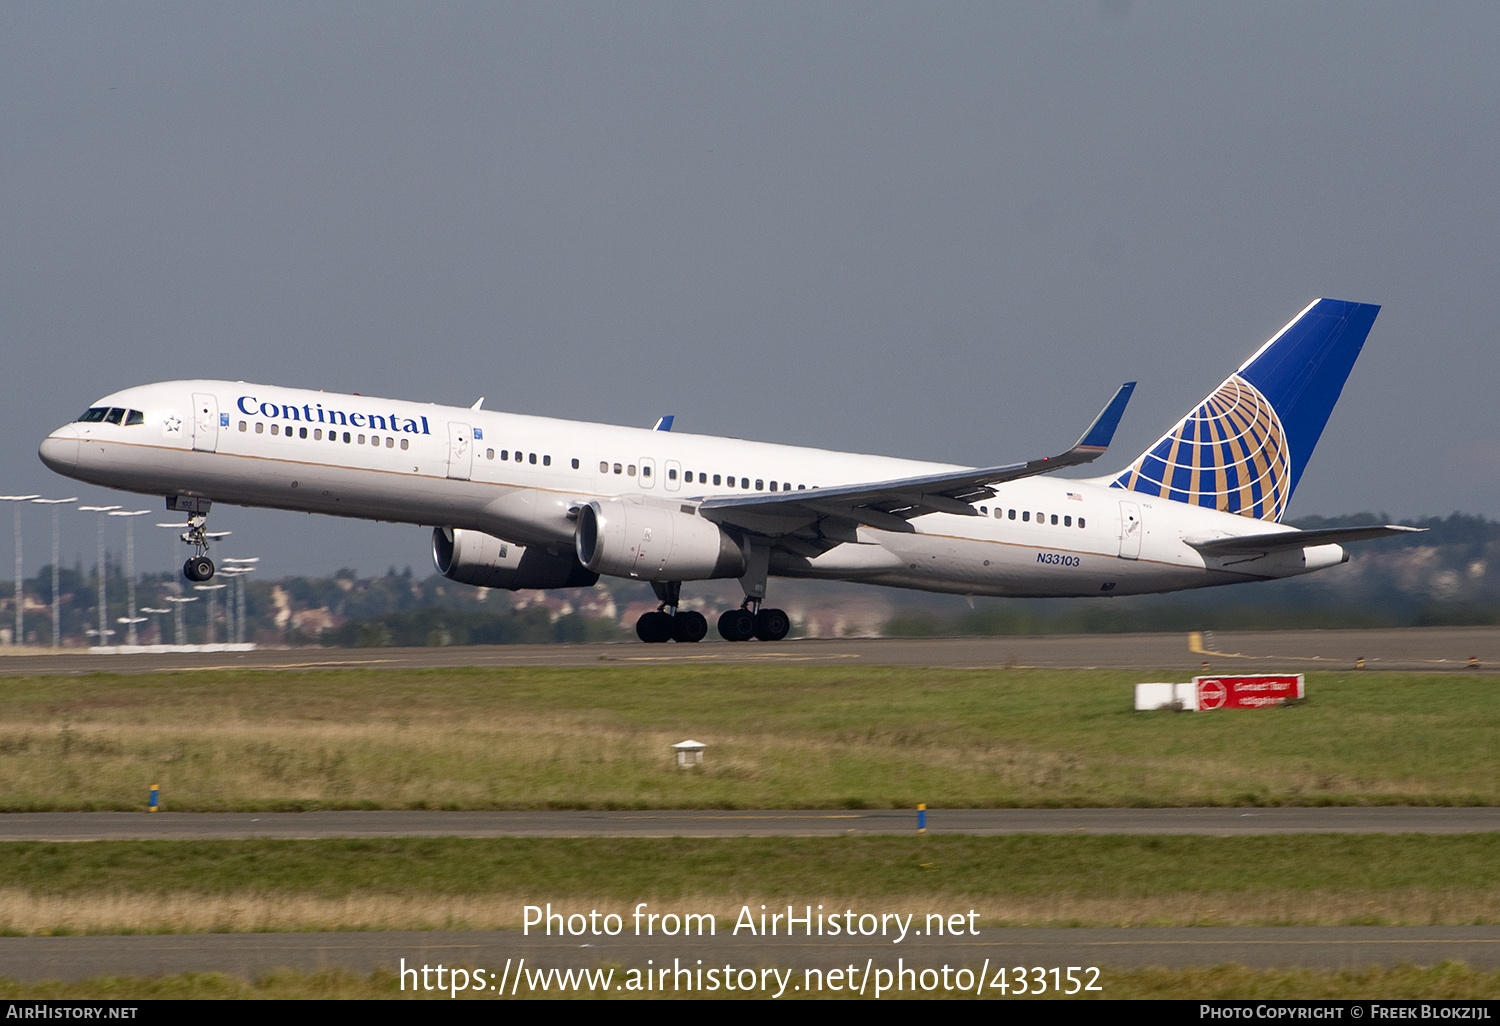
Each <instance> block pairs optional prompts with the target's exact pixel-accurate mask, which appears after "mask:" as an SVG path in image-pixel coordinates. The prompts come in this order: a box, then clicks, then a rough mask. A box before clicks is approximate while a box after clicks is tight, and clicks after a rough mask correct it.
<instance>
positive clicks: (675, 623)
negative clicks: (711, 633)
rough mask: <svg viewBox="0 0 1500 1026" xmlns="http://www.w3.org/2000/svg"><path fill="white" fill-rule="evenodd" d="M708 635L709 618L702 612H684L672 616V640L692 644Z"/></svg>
mask: <svg viewBox="0 0 1500 1026" xmlns="http://www.w3.org/2000/svg"><path fill="white" fill-rule="evenodd" d="M707 636H708V619H707V618H706V617H705V616H704V615H703V614H702V613H684V612H680V611H679V612H678V614H677V615H676V616H674V617H672V640H674V641H680V642H684V643H688V644H691V643H692V642H695V641H702V640H703V639H704V638H705V637H707Z"/></svg>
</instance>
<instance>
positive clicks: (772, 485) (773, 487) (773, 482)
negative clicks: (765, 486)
mask: <svg viewBox="0 0 1500 1026" xmlns="http://www.w3.org/2000/svg"><path fill="white" fill-rule="evenodd" d="M775 490H776V482H775V481H772V482H771V491H773V492H774V491H775Z"/></svg>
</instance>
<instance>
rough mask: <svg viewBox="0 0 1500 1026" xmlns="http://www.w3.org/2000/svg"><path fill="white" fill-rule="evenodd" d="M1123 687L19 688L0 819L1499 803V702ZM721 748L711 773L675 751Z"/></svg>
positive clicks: (1456, 693)
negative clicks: (1161, 698) (1233, 706)
mask: <svg viewBox="0 0 1500 1026" xmlns="http://www.w3.org/2000/svg"><path fill="white" fill-rule="evenodd" d="M1142 679H1151V675H1150V674H1141V673H1132V672H1120V671H1071V670H1070V671H1050V670H941V669H939V670H933V669H928V670H904V669H891V668H879V667H874V668H866V667H860V668H852V667H851V668H798V667H794V668H788V667H782V666H778V667H722V666H716V667H653V668H648V669H639V668H620V667H612V666H611V667H605V666H601V667H598V668H586V669H461V670H426V671H400V672H397V671H381V670H357V671H319V672H305V673H285V672H280V673H267V672H240V671H211V672H203V673H197V674H186V673H175V674H160V675H155V676H115V677H111V676H103V675H101V676H89V677H82V678H78V677H50V678H49V677H32V678H7V679H5V680H3V681H0V809H3V810H7V811H34V810H53V809H117V810H125V809H136V808H140V807H142V805H143V804H144V801H145V797H146V791H147V788H148V787H149V786H150V785H151V784H155V783H159V784H161V786H162V794H163V799H164V804H165V806H166V807H167V808H170V809H173V810H178V811H193V810H269V809H306V808H377V807H378V808H545V807H554V808H557V807H560V808H652V807H679V808H688V807H710V808H715V807H717V808H788V807H804V808H838V807H850V808H879V807H912V806H914V805H915V804H916V803H918V802H926V803H927V804H928V805H929V806H950V807H959V806H989V807H995V806H1130V805H1165V806H1185V805H1244V804H1264V805H1321V804H1443V805H1473V804H1483V805H1490V804H1496V803H1500V745H1496V744H1495V743H1494V739H1495V737H1496V736H1497V735H1500V731H1497V728H1500V708H1497V703H1495V702H1494V700H1493V694H1492V692H1493V684H1492V683H1491V682H1490V681H1489V679H1488V678H1481V677H1477V676H1476V677H1463V676H1458V675H1452V674H1449V675H1442V676H1438V675H1418V674H1398V673H1353V672H1350V673H1318V674H1309V675H1308V695H1309V697H1308V699H1307V701H1306V702H1304V703H1302V704H1299V705H1296V706H1294V707H1289V708H1280V709H1272V710H1261V711H1254V712H1249V711H1245V712H1220V713H1208V714H1192V713H1181V714H1174V713H1168V712H1157V713H1136V712H1133V711H1132V710H1131V684H1133V683H1134V682H1135V681H1137V680H1142ZM688 737H693V738H696V739H698V740H701V741H704V742H706V743H707V744H708V746H709V747H708V753H707V762H706V766H705V768H704V769H703V770H702V771H701V772H697V771H695V772H679V771H677V770H675V769H673V768H672V766H671V762H670V752H669V748H668V746H669V745H670V744H672V743H674V742H676V741H680V740H683V739H685V738H688Z"/></svg>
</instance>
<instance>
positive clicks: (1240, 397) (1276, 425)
mask: <svg viewBox="0 0 1500 1026" xmlns="http://www.w3.org/2000/svg"><path fill="white" fill-rule="evenodd" d="M1112 483H1113V484H1114V486H1115V487H1117V488H1128V489H1129V490H1131V491H1135V492H1142V493H1144V494H1147V495H1156V496H1160V497H1161V498H1164V499H1172V500H1173V501H1176V502H1188V503H1192V504H1193V505H1196V506H1209V507H1212V508H1214V509H1218V510H1223V511H1226V512H1229V513H1239V514H1242V515H1244V516H1249V517H1255V518H1256V519H1258V520H1280V519H1281V514H1282V512H1283V511H1284V510H1285V509H1286V503H1287V499H1288V497H1289V493H1290V491H1291V488H1290V485H1291V452H1290V449H1289V447H1288V445H1287V439H1286V431H1285V430H1284V429H1283V428H1282V426H1281V419H1280V418H1279V417H1277V416H1276V411H1275V409H1273V408H1272V406H1271V404H1270V403H1269V402H1268V401H1267V400H1266V397H1265V396H1264V395H1262V394H1261V393H1260V391H1259V390H1258V389H1256V388H1255V386H1254V385H1252V384H1250V383H1249V382H1248V381H1246V380H1245V379H1244V378H1242V377H1240V376H1239V375H1238V374H1235V375H1232V376H1231V377H1230V378H1229V380H1228V381H1225V382H1224V384H1222V385H1220V386H1219V387H1218V389H1216V390H1215V391H1214V393H1213V394H1212V395H1210V396H1209V397H1208V398H1207V399H1205V400H1204V401H1203V403H1202V404H1201V405H1200V406H1199V407H1198V408H1197V409H1196V410H1194V411H1193V412H1192V413H1190V414H1188V415H1187V416H1186V417H1184V418H1183V419H1182V421H1181V422H1180V423H1179V424H1178V425H1177V426H1176V427H1175V428H1174V429H1173V430H1172V431H1171V432H1169V433H1168V434H1167V435H1166V436H1165V437H1163V438H1162V439H1161V441H1159V442H1157V443H1156V444H1155V445H1153V446H1152V447H1151V448H1150V450H1148V451H1147V452H1146V453H1145V454H1144V455H1142V456H1141V458H1140V459H1138V460H1136V461H1135V463H1133V464H1132V465H1131V466H1130V467H1129V468H1128V469H1127V470H1125V472H1124V473H1122V474H1121V475H1120V476H1119V477H1117V478H1116V479H1115V480H1114V481H1113V482H1112Z"/></svg>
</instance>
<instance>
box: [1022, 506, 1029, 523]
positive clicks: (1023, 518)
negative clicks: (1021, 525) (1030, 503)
mask: <svg viewBox="0 0 1500 1026" xmlns="http://www.w3.org/2000/svg"><path fill="white" fill-rule="evenodd" d="M1021 519H1022V520H1024V521H1025V522H1026V523H1028V524H1029V523H1031V510H1029V509H1028V510H1026V511H1025V512H1024V513H1022V514H1021Z"/></svg>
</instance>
